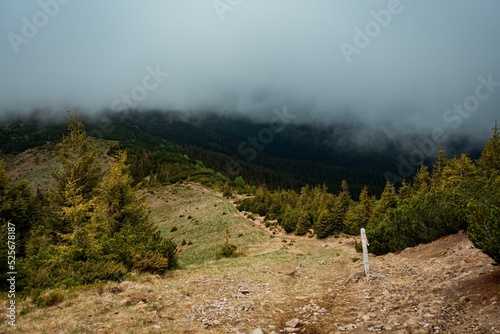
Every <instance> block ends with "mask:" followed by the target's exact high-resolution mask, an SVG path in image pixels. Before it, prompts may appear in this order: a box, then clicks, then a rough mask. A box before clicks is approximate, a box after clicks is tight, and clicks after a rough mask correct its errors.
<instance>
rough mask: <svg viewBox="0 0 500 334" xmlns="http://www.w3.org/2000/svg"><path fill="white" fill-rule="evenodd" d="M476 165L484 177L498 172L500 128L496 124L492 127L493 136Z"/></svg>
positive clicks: (499, 162) (499, 169)
mask: <svg viewBox="0 0 500 334" xmlns="http://www.w3.org/2000/svg"><path fill="white" fill-rule="evenodd" d="M477 164H478V165H479V168H480V169H481V171H482V172H483V174H484V175H486V176H488V175H490V174H491V173H493V172H499V171H500V128H499V127H498V123H497V122H495V125H494V126H493V135H492V136H491V138H490V139H489V140H488V141H487V142H486V144H485V145H484V149H483V152H482V153H481V157H480V158H479V160H478V161H477Z"/></svg>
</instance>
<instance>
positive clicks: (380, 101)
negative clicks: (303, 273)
mask: <svg viewBox="0 0 500 334" xmlns="http://www.w3.org/2000/svg"><path fill="white" fill-rule="evenodd" d="M498 13H500V3H498V2H495V1H493V0H482V1H478V2H471V1H465V0H459V1H452V0H446V1H440V2H439V3H435V2H430V1H411V0H401V1H396V0H390V1H370V2H352V1H348V0H343V1H335V2H331V1H327V0H317V1H305V0H303V1H299V0H296V1H286V0H281V1H274V2H271V3H269V2H265V1H263V0H254V1H243V0H239V1H236V0H231V1H228V0H220V1H200V0H193V1H190V2H189V3H187V2H185V1H181V0H174V1H169V2H168V3H166V2H163V1H148V2H147V3H144V2H138V1H126V2H118V1H116V0H115V1H106V2H104V3H103V2H97V1H96V0H92V1H85V2H78V1H69V0H64V1H63V0H41V1H32V2H4V3H1V4H0V17H1V20H0V32H1V33H2V35H3V36H4V38H2V40H1V42H0V43H1V44H0V48H1V50H2V51H1V58H2V62H1V63H0V70H1V73H2V74H3V75H2V79H1V81H0V88H1V89H0V115H7V114H8V113H10V114H12V113H14V114H17V115H18V114H22V113H29V112H31V111H33V110H35V109H39V110H42V112H43V113H49V112H50V113H56V114H59V113H61V112H63V111H64V110H76V109H78V110H80V111H82V112H84V113H90V114H92V113H96V112H100V111H103V110H114V111H119V110H125V109H128V108H131V109H137V110H149V109H159V110H178V111H181V112H183V113H193V112H200V111H211V112H219V113H223V114H237V115H244V116H246V117H250V118H259V119H261V120H262V118H264V119H265V117H267V116H266V115H269V114H271V113H272V110H273V109H274V108H282V107H284V106H286V107H287V109H288V110H289V112H290V113H293V114H294V115H296V116H297V117H296V120H297V121H303V122H309V123H314V122H317V123H320V124H323V123H325V122H326V123H328V122H335V121H336V120H345V119H352V120H355V121H358V122H362V123H364V124H374V125H376V126H381V125H383V126H384V127H385V129H389V131H393V134H395V135H397V134H398V133H399V132H406V131H408V132H415V131H427V132H429V133H432V130H433V129H435V128H442V129H444V131H445V132H447V133H448V135H449V136H453V135H459V134H470V135H471V136H477V137H480V138H484V136H488V135H489V129H490V128H491V125H492V124H493V123H494V121H495V119H497V118H498V115H500V113H499V109H500V108H499V107H500V63H499V62H498V59H500V44H498V43H497V41H498V40H500V38H499V37H500V21H499V20H498V17H497V16H498V15H497V14H498ZM460 105H464V106H463V107H461V106H460ZM47 117H49V115H47ZM391 129H392V130H391Z"/></svg>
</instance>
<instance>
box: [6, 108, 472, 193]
mask: <svg viewBox="0 0 500 334" xmlns="http://www.w3.org/2000/svg"><path fill="white" fill-rule="evenodd" d="M82 119H83V120H84V122H85V125H86V128H87V131H88V133H89V134H90V135H91V136H95V137H101V138H104V139H108V140H115V141H119V142H120V147H125V148H128V149H129V150H131V151H132V152H141V151H168V152H178V153H181V154H186V155H187V156H189V158H191V159H193V160H199V161H202V162H203V164H204V165H205V166H206V167H208V168H211V169H213V170H214V171H216V172H220V173H221V174H223V175H225V176H227V177H229V178H230V179H234V178H235V177H236V176H238V175H241V176H242V177H243V178H244V179H245V180H246V181H247V183H249V184H253V185H259V184H264V183H265V184H266V185H267V186H268V187H269V188H270V189H279V188H281V189H283V188H285V189H295V190H298V189H300V188H301V187H302V186H304V185H306V184H309V185H321V184H326V185H327V186H328V188H329V189H330V191H332V192H334V193H336V192H338V191H339V190H340V183H341V181H342V180H344V179H345V180H346V181H347V182H348V184H349V187H350V189H351V192H352V194H353V196H354V198H357V196H358V195H359V193H360V191H361V188H362V187H363V185H366V186H367V187H368V190H369V192H370V193H371V194H376V195H379V194H380V193H381V192H382V190H383V188H384V185H385V182H386V178H385V176H384V174H385V173H387V172H390V173H393V174H395V175H398V168H399V164H400V161H399V160H398V157H399V156H403V157H407V156H408V155H409V149H408V148H407V147H406V146H405V145H403V142H408V143H411V142H414V141H416V140H417V139H419V138H417V137H406V138H403V137H402V138H392V139H391V138H388V136H387V135H385V134H383V133H378V134H377V136H376V138H374V139H373V140H372V142H371V143H370V144H369V145H368V146H367V147H363V145H361V144H359V143H358V142H357V139H356V138H357V137H358V136H360V135H361V134H362V133H363V132H364V131H366V130H365V129H364V128H363V126H362V125H361V124H360V123H356V122H352V123H348V122H338V123H335V124H330V125H328V124H326V125H313V124H299V123H293V122H290V123H286V124H280V123H279V122H278V123H276V124H274V123H273V122H270V121H268V122H265V121H256V120H250V119H248V118H245V117H237V116H234V117H230V116H223V115H219V114H214V113H204V114H197V115H191V116H186V115H182V114H180V113H175V112H159V111H149V112H133V111H130V112H126V113H118V114H117V113H113V114H111V113H108V114H102V115H101V117H97V118H93V117H90V118H89V117H85V116H83V117H82ZM270 119H271V120H273V118H270ZM275 119H277V118H276V117H275V118H274V120H275ZM63 133H64V125H63V124H62V122H61V124H59V123H58V122H55V121H53V122H52V123H47V122H40V121H39V120H37V119H36V117H32V118H30V119H19V120H18V121H12V122H8V123H5V122H4V123H3V124H2V125H1V126H0V148H1V150H2V151H3V152H4V153H16V152H17V153H19V152H22V151H24V150H25V149H27V148H32V147H35V146H38V145H41V144H43V143H45V142H47V141H54V140H55V141H57V140H59V138H60V137H61V135H62V134H63ZM446 146H447V150H448V152H449V154H450V156H452V155H454V154H459V153H461V152H466V153H469V154H470V156H471V157H472V158H475V157H477V156H478V154H479V152H480V151H479V149H478V147H480V146H477V145H476V144H474V143H472V142H470V141H468V140H467V139H465V138H459V137H457V138H454V141H452V142H450V143H448V144H446ZM433 159H434V156H428V157H426V159H425V162H426V163H427V164H429V163H430V162H431V161H432V160H433ZM417 168H418V166H415V168H414V172H415V171H416V170H417ZM145 173H146V175H147V174H148V173H149V171H147V172H145Z"/></svg>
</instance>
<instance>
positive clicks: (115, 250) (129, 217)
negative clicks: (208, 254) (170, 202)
mask: <svg viewBox="0 0 500 334" xmlns="http://www.w3.org/2000/svg"><path fill="white" fill-rule="evenodd" d="M113 160H114V161H113V162H112V164H111V168H110V171H109V173H108V174H107V175H106V176H105V177H104V179H103V182H102V185H101V187H100V197H99V200H100V205H101V208H100V211H99V212H101V213H103V212H104V217H103V221H106V224H107V227H106V231H107V237H106V240H107V242H106V245H105V247H107V248H106V249H105V250H104V252H105V253H107V254H118V258H119V262H120V263H123V264H124V265H125V267H126V268H127V269H129V270H138V271H150V272H156V273H162V272H164V271H165V270H167V269H172V268H175V267H176V265H177V260H176V256H175V254H176V246H175V244H173V243H172V242H171V241H170V240H166V239H163V238H162V237H161V236H160V232H159V231H158V230H157V228H156V227H155V226H154V225H153V224H152V223H151V222H150V220H149V215H148V210H147V207H146V206H145V204H144V202H143V201H142V200H141V199H140V198H139V197H138V195H137V189H136V188H134V187H133V186H132V182H133V181H132V177H131V176H130V175H129V174H128V166H127V165H126V161H127V155H126V153H125V152H118V154H117V156H116V157H115V158H114V159H113Z"/></svg>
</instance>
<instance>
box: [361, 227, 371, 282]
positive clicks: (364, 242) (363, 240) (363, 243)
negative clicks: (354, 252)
mask: <svg viewBox="0 0 500 334" xmlns="http://www.w3.org/2000/svg"><path fill="white" fill-rule="evenodd" d="M361 246H362V248H363V261H364V262H365V275H367V276H368V274H369V273H370V264H369V263H368V239H367V238H366V234H365V229H364V228H362V229H361Z"/></svg>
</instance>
